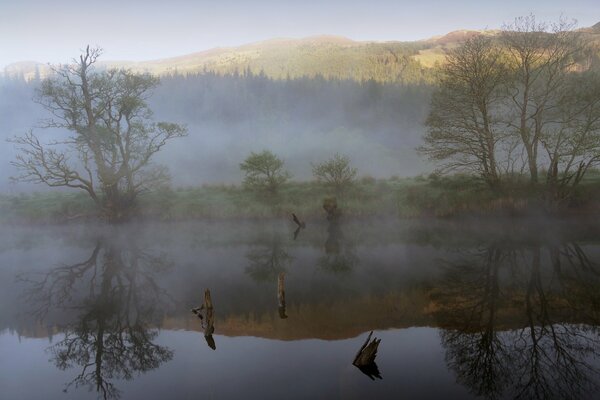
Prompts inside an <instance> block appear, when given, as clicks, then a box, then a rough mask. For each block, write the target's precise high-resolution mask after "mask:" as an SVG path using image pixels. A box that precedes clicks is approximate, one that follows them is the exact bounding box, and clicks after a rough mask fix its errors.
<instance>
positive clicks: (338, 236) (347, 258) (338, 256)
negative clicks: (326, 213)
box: [317, 219, 358, 275]
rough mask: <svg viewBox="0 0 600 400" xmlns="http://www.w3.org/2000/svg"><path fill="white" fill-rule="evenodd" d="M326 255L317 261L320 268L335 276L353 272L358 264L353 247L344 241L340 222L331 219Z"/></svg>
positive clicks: (328, 227)
mask: <svg viewBox="0 0 600 400" xmlns="http://www.w3.org/2000/svg"><path fill="white" fill-rule="evenodd" d="M324 248H325V254H324V255H323V256H322V257H320V258H319V260H318V261H317V265H318V267H319V268H320V269H321V270H323V271H327V272H330V273H332V274H335V275H346V274H349V273H351V272H352V270H353V269H354V266H355V265H356V263H357V262H358V257H356V255H355V254H354V251H353V249H352V246H350V244H349V243H347V242H346V241H345V240H344V234H343V231H342V227H341V225H340V221H339V220H338V219H330V220H329V225H328V226H327V240H326V241H325V245H324Z"/></svg>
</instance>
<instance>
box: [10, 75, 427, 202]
mask: <svg viewBox="0 0 600 400" xmlns="http://www.w3.org/2000/svg"><path fill="white" fill-rule="evenodd" d="M38 85H39V81H36V80H32V81H30V82H26V81H25V80H23V79H19V78H18V77H17V78H11V79H4V80H1V81H0V140H3V141H5V140H6V139H8V138H10V137H13V136H20V135H23V134H24V133H25V132H27V131H28V130H30V129H32V128H33V129H35V132H36V134H38V135H39V137H40V138H41V139H42V140H44V141H51V140H52V139H54V138H56V137H60V136H61V134H67V132H60V131H56V130H55V131H52V130H48V129H40V128H36V127H39V126H41V125H42V124H43V119H44V118H46V117H47V115H46V114H45V113H46V111H45V110H44V109H43V108H42V107H41V106H40V105H39V104H37V103H35V101H34V99H35V88H36V87H37V86H38ZM431 90H432V89H431V87H430V86H428V85H426V84H424V83H423V84H414V85H395V84H381V83H376V82H374V81H370V82H362V83H361V82H354V81H339V80H325V79H323V78H318V77H317V78H303V79H293V80H272V79H269V78H267V77H265V76H263V75H261V74H253V73H252V72H246V73H244V74H236V75H227V76H219V75H215V74H210V73H205V74H197V75H187V76H183V75H175V76H165V77H162V79H161V83H160V85H159V86H158V87H157V88H156V89H155V90H154V93H153V95H152V96H151V97H150V98H149V100H148V101H149V104H150V108H151V109H152V110H153V112H154V119H155V120H156V121H168V122H175V123H179V124H183V125H185V126H187V128H188V132H189V134H188V136H187V137H185V138H180V139H177V140H173V141H171V142H170V143H168V144H167V146H165V148H164V149H163V150H161V151H160V152H159V153H157V155H156V157H155V159H154V161H155V162H156V163H159V164H162V165H165V166H167V167H168V168H169V170H170V174H171V177H172V185H173V186H174V187H181V186H198V185H202V184H216V183H227V184H238V183H240V182H241V180H242V173H241V171H240V169H239V164H240V163H241V162H242V161H243V160H244V159H245V158H246V157H247V156H248V155H249V154H250V152H252V151H261V150H264V149H268V150H271V151H272V152H274V153H275V154H277V155H278V156H279V157H281V158H282V159H283V160H284V161H285V166H286V168H287V169H288V170H289V171H290V172H291V174H292V176H293V178H294V179H295V180H300V181H302V180H309V179H312V176H311V165H310V164H311V163H314V162H319V161H323V160H325V159H327V158H329V157H331V156H332V155H333V154H335V153H340V154H344V155H347V156H349V158H350V160H351V162H352V165H353V166H355V167H356V168H357V169H358V174H359V176H373V177H376V178H387V177H390V176H393V175H396V176H414V175H417V174H420V173H423V172H426V171H430V170H431V169H432V168H431V167H430V166H428V165H427V163H426V161H425V160H423V158H422V157H419V156H418V155H417V153H416V151H415V148H416V147H417V146H418V145H419V144H420V143H421V137H422V134H423V130H424V127H423V123H424V119H425V116H426V114H427V111H428V104H429V96H430V93H431ZM15 154H16V149H15V146H14V145H13V144H12V143H6V142H5V144H4V145H3V146H2V147H1V148H0V164H1V165H2V168H1V169H0V191H2V192H22V191H31V190H39V191H43V190H46V188H45V187H42V186H43V185H31V184H26V183H16V184H15V183H10V180H9V178H10V176H15V175H16V174H17V172H16V171H15V170H14V169H13V167H12V166H11V165H10V162H11V161H12V160H14V157H15Z"/></svg>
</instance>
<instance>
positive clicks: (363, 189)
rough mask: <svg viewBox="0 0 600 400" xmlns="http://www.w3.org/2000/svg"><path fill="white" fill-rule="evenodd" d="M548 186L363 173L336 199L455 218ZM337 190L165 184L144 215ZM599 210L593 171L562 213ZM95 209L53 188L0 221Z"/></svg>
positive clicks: (167, 216) (294, 201)
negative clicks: (494, 186) (269, 192)
mask: <svg viewBox="0 0 600 400" xmlns="http://www.w3.org/2000/svg"><path fill="white" fill-rule="evenodd" d="M544 190H545V189H544V187H543V186H539V187H531V186H530V185H529V184H528V183H527V182H526V181H525V180H518V179H516V180H514V181H513V182H511V183H510V184H505V185H504V186H503V187H502V188H500V189H498V190H490V189H489V188H488V187H487V186H486V185H485V184H483V183H482V182H481V181H479V180H478V179H476V178H474V177H471V176H465V175H454V176H449V177H438V176H436V175H431V176H428V177H424V176H420V177H415V178H390V179H373V178H363V179H360V180H359V181H358V182H357V183H356V184H354V185H353V186H352V187H350V188H349V189H348V190H347V191H346V192H345V193H344V194H343V195H341V196H338V205H339V207H340V209H341V210H342V212H343V213H344V215H347V216H355V217H367V216H385V217H389V216H393V217H401V218H414V217H451V216H458V215H465V214H469V215H519V214H525V213H530V212H532V211H535V212H545V211H544V204H543V196H544ZM332 194H333V193H332V192H331V191H330V190H328V189H327V188H326V187H324V186H322V185H320V184H318V183H316V182H292V183H289V184H287V185H286V186H285V187H283V188H282V189H281V190H280V191H279V193H277V195H275V196H266V195H261V194H260V193H255V192H252V191H249V190H246V189H244V188H243V187H240V186H235V185H229V186H226V185H212V186H202V187H188V188H177V189H165V190H160V191H156V192H152V193H147V194H144V195H143V196H141V197H140V199H139V207H138V209H139V214H140V216H141V217H144V218H150V219H158V220H174V221H178V220H186V219H200V218H218V219H221V218H273V217H284V216H286V217H287V216H289V214H290V213H291V212H294V213H296V214H298V215H299V216H301V217H302V218H313V217H322V216H323V215H324V211H323V209H322V204H323V199H324V198H325V197H326V196H331V195H332ZM599 211H600V173H598V172H594V173H591V174H589V176H588V177H587V179H586V180H585V181H584V182H583V183H582V184H581V185H580V187H579V188H578V189H577V191H576V192H575V194H574V196H573V199H572V200H571V201H570V202H569V203H568V204H564V205H563V208H561V210H560V212H564V213H597V212H599ZM95 215H96V209H95V206H94V204H93V202H92V201H91V200H90V199H89V198H88V197H87V195H86V194H85V193H79V192H70V191H53V192H45V193H33V194H19V195H0V221H2V222H25V223H55V222H66V221H70V220H81V219H93V218H95Z"/></svg>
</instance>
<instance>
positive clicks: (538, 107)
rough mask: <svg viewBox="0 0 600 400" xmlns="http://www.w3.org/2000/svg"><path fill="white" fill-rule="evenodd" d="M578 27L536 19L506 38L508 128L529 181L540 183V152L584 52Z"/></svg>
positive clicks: (523, 20) (508, 30)
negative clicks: (521, 151)
mask: <svg viewBox="0 0 600 400" xmlns="http://www.w3.org/2000/svg"><path fill="white" fill-rule="evenodd" d="M574 26H575V23H574V22H568V21H565V20H560V21H559V22H558V23H555V24H551V25H548V24H546V23H544V22H537V21H536V19H535V16H533V15H528V16H525V17H519V18H516V19H515V20H514V22H513V23H512V24H508V25H505V26H504V27H503V30H502V33H501V36H500V37H501V41H502V44H503V48H504V49H505V50H506V54H507V57H508V63H507V65H508V66H509V67H510V72H509V75H510V76H509V80H508V81H507V84H508V90H509V97H508V101H507V105H508V114H509V120H508V125H509V126H510V127H511V128H512V129H513V132H514V133H515V134H516V136H517V137H519V138H520V140H521V144H522V145H523V148H524V150H525V152H526V154H527V163H528V166H529V173H530V179H531V182H532V183H537V182H538V168H539V151H540V144H541V140H542V137H543V135H544V131H545V130H546V129H548V128H549V126H551V125H552V123H553V112H554V111H555V110H556V109H557V107H559V104H560V102H561V97H562V95H563V94H564V93H565V89H566V85H567V83H568V82H567V77H568V75H569V73H570V72H571V71H573V69H574V67H575V64H576V56H577V54H578V53H580V52H581V51H582V50H583V45H582V42H581V41H580V35H579V33H578V32H576V31H575V30H574Z"/></svg>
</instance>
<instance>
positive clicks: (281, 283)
mask: <svg viewBox="0 0 600 400" xmlns="http://www.w3.org/2000/svg"><path fill="white" fill-rule="evenodd" d="M277 300H278V302H279V318H281V319H286V318H287V315H286V314H285V272H280V273H279V277H278V279H277Z"/></svg>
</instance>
